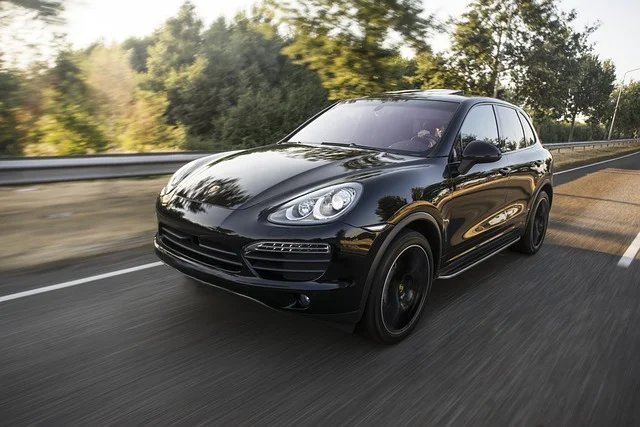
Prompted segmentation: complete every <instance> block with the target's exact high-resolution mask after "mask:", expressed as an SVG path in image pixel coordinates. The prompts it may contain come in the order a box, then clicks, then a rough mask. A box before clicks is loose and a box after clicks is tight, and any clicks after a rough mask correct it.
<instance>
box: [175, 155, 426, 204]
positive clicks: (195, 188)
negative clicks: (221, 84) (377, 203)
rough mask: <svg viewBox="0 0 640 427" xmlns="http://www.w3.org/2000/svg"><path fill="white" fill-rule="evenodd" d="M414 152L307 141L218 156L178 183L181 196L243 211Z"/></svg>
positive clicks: (406, 160)
mask: <svg viewBox="0 0 640 427" xmlns="http://www.w3.org/2000/svg"><path fill="white" fill-rule="evenodd" d="M419 160H420V158H417V157H415V156H407V155H399V154H392V153H386V152H379V151H372V150H366V149H356V148H349V147H334V146H324V145H323V146H321V145H305V144H275V145H268V146H264V147H258V148H255V149H250V150H245V151H240V152H234V153H231V154H229V155H227V156H222V157H216V158H215V159H213V160H211V161H210V162H208V163H205V164H204V165H203V166H200V167H199V168H197V169H196V170H195V171H194V172H192V173H190V174H189V175H188V176H187V177H186V178H185V179H184V180H182V181H181V182H180V183H179V184H178V185H177V187H176V194H177V195H178V196H180V197H183V198H186V199H189V200H193V201H196V202H204V203H209V204H213V205H217V206H223V207H226V208H229V209H245V208H248V207H250V206H253V205H255V204H257V203H260V202H262V201H265V200H269V199H271V198H273V197H278V196H282V195H287V196H293V195H295V193H296V192H299V191H301V190H304V189H306V188H307V187H313V186H315V185H319V184H321V183H323V182H329V181H333V180H335V179H339V178H341V177H344V176H350V175H352V179H353V180H356V181H357V180H360V179H363V178H364V177H366V176H367V175H368V173H367V172H371V171H373V170H378V169H384V168H387V167H392V166H394V165H397V164H398V163H409V162H416V161H419Z"/></svg>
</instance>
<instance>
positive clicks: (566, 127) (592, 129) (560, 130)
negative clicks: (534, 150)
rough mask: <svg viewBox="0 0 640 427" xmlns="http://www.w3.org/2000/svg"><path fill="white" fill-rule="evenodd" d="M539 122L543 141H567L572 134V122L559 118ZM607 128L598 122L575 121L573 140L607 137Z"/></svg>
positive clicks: (539, 133) (539, 132)
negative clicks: (559, 119)
mask: <svg viewBox="0 0 640 427" xmlns="http://www.w3.org/2000/svg"><path fill="white" fill-rule="evenodd" d="M537 124H538V136H539V137H540V140H541V141H542V142H543V143H554V142H567V141H569V135H570V134H571V123H567V122H565V121H558V120H550V119H547V120H543V121H542V122H540V123H537ZM606 130H607V129H606V128H605V126H604V125H600V124H597V123H575V124H574V130H573V141H595V140H602V139H606Z"/></svg>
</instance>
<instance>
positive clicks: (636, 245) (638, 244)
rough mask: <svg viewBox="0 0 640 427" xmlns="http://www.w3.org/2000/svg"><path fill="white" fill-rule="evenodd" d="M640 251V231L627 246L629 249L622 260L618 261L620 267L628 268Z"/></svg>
mask: <svg viewBox="0 0 640 427" xmlns="http://www.w3.org/2000/svg"><path fill="white" fill-rule="evenodd" d="M638 251H640V233H638V235H637V236H636V238H635V239H633V242H631V245H630V246H629V247H628V248H627V251H626V252H625V253H624V255H622V258H620V261H618V267H624V268H628V267H629V266H630V265H631V262H633V259H634V258H635V257H636V254H637V253H638Z"/></svg>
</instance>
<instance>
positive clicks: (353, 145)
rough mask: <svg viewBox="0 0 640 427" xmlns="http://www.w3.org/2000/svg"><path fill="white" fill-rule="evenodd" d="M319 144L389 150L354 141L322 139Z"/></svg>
mask: <svg viewBox="0 0 640 427" xmlns="http://www.w3.org/2000/svg"><path fill="white" fill-rule="evenodd" d="M320 145H333V146H336V147H349V148H360V149H364V150H374V151H390V150H388V149H386V148H382V147H371V146H368V145H360V144H356V143H355V142H330V141H323V142H321V143H320Z"/></svg>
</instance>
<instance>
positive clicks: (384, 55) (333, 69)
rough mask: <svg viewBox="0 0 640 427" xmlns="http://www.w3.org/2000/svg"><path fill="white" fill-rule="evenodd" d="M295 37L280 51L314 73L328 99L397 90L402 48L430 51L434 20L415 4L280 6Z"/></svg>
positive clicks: (406, 0)
mask: <svg viewBox="0 0 640 427" xmlns="http://www.w3.org/2000/svg"><path fill="white" fill-rule="evenodd" d="M279 9H280V11H281V12H282V14H283V16H284V22H285V23H286V24H287V25H288V27H289V28H290V31H291V33H292V35H293V37H292V42H291V43H289V44H288V45H287V46H286V47H285V48H284V49H283V52H284V53H285V54H286V55H287V56H289V57H290V58H292V59H293V60H294V61H295V62H296V63H297V64H305V65H308V66H309V68H310V69H312V70H314V71H316V72H317V73H318V75H319V76H320V78H321V80H322V84H323V86H324V87H325V88H326V89H327V91H328V92H329V97H330V98H331V99H336V98H342V97H347V96H352V95H363V94H367V93H375V92H382V91H386V90H391V89H396V88H398V86H399V85H401V84H402V81H403V79H400V80H398V78H397V75H398V73H397V71H396V65H397V62H396V59H397V58H398V57H399V55H400V54H399V52H400V49H401V48H402V47H406V48H412V49H413V50H414V51H415V52H416V53H422V52H426V51H429V46H428V44H427V42H426V36H427V34H428V33H429V32H430V31H431V30H432V29H434V28H435V27H436V26H435V24H434V19H433V17H432V16H426V15H425V14H424V13H423V10H422V5H421V2H420V1H419V0H375V1H374V0H308V1H304V2H298V1H294V2H285V3H283V4H282V5H281V6H280V7H279Z"/></svg>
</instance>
